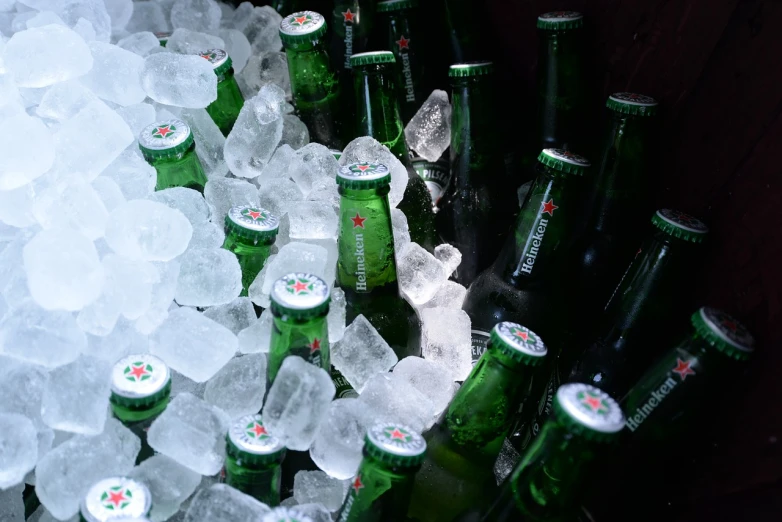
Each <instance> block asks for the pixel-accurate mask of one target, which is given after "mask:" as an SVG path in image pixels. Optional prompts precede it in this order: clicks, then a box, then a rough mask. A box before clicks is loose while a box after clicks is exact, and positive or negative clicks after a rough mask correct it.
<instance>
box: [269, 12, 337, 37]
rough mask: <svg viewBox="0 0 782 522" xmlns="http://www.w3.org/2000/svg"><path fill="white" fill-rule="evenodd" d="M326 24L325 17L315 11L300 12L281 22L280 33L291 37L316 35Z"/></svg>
mask: <svg viewBox="0 0 782 522" xmlns="http://www.w3.org/2000/svg"><path fill="white" fill-rule="evenodd" d="M325 23H326V19H325V18H323V15H322V14H320V13H316V12H315V11H299V12H297V13H292V14H290V15H288V16H286V17H285V18H283V19H282V22H280V31H281V32H282V33H283V34H287V35H291V36H301V35H306V34H310V33H314V32H315V31H317V30H318V29H320V28H321V27H323V24H325Z"/></svg>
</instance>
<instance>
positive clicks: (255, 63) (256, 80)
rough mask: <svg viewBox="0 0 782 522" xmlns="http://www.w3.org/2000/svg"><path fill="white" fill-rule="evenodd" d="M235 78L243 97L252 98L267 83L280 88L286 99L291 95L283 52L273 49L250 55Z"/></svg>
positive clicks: (286, 61) (286, 60) (289, 80)
mask: <svg viewBox="0 0 782 522" xmlns="http://www.w3.org/2000/svg"><path fill="white" fill-rule="evenodd" d="M236 78H237V82H238V83H239V88H240V89H241V90H242V94H244V97H245V98H252V97H253V96H255V95H256V94H258V91H259V90H260V89H261V87H263V86H264V85H269V84H274V85H276V86H278V87H279V88H281V89H282V90H283V92H284V93H285V97H286V99H290V97H291V78H290V75H289V74H288V59H287V58H286V57H285V53H281V52H276V51H273V52H268V53H259V54H253V55H251V56H250V59H249V60H248V61H247V65H245V67H244V69H243V70H242V72H241V74H238V75H237V76H236Z"/></svg>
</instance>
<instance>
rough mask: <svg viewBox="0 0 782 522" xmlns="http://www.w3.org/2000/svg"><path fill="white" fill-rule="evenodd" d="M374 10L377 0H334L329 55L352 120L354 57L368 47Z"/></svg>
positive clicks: (344, 110)
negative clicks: (374, 0)
mask: <svg viewBox="0 0 782 522" xmlns="http://www.w3.org/2000/svg"><path fill="white" fill-rule="evenodd" d="M374 11H375V2H372V1H369V0H334V3H333V8H332V11H331V22H330V28H331V35H330V37H329V56H330V57H331V68H332V69H333V70H334V72H335V73H336V75H337V77H338V78H339V82H340V86H341V89H342V92H343V99H342V112H341V114H342V117H344V118H346V119H349V120H352V118H353V115H354V111H355V103H356V101H355V98H352V97H351V96H350V93H351V92H352V87H353V76H352V74H351V73H352V68H353V66H352V65H351V64H350V57H351V56H353V55H354V54H359V53H363V52H364V51H366V50H367V44H368V42H369V35H370V32H371V31H372V27H373V25H374ZM356 135H361V134H360V133H357V134H356ZM352 137H354V136H352ZM352 137H351V138H352Z"/></svg>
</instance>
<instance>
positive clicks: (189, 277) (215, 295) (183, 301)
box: [174, 248, 242, 307]
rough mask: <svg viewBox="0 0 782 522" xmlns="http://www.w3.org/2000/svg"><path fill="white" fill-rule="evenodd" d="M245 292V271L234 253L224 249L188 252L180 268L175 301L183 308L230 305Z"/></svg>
mask: <svg viewBox="0 0 782 522" xmlns="http://www.w3.org/2000/svg"><path fill="white" fill-rule="evenodd" d="M241 291H242V269H241V267H240V266H239V261H238V260H237V259H236V255H235V254H234V253H233V252H229V251H228V250H225V249H223V248H214V249H192V250H188V253H187V255H186V256H184V259H183V260H182V266H181V268H180V269H179V280H178V281H177V290H176V295H175V296H174V298H175V299H176V302H177V303H179V304H180V305H188V306H200V307H204V306H216V305H221V304H226V303H230V302H231V301H233V300H234V299H235V298H236V297H237V296H238V295H239V293H240V292H241Z"/></svg>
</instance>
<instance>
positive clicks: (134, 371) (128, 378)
mask: <svg viewBox="0 0 782 522" xmlns="http://www.w3.org/2000/svg"><path fill="white" fill-rule="evenodd" d="M170 381H171V371H170V370H169V368H168V366H167V365H166V363H164V362H163V361H162V360H161V359H159V358H158V357H155V356H154V355H152V354H149V353H143V354H138V355H128V356H126V357H123V358H122V359H120V360H119V361H117V362H116V363H114V367H113V368H112V370H111V391H112V392H113V393H115V394H116V395H119V396H120V397H125V398H128V399H142V398H144V397H149V396H150V395H153V394H155V393H157V392H159V391H160V390H162V389H163V388H165V387H166V385H167V384H168V383H169V382H170Z"/></svg>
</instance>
